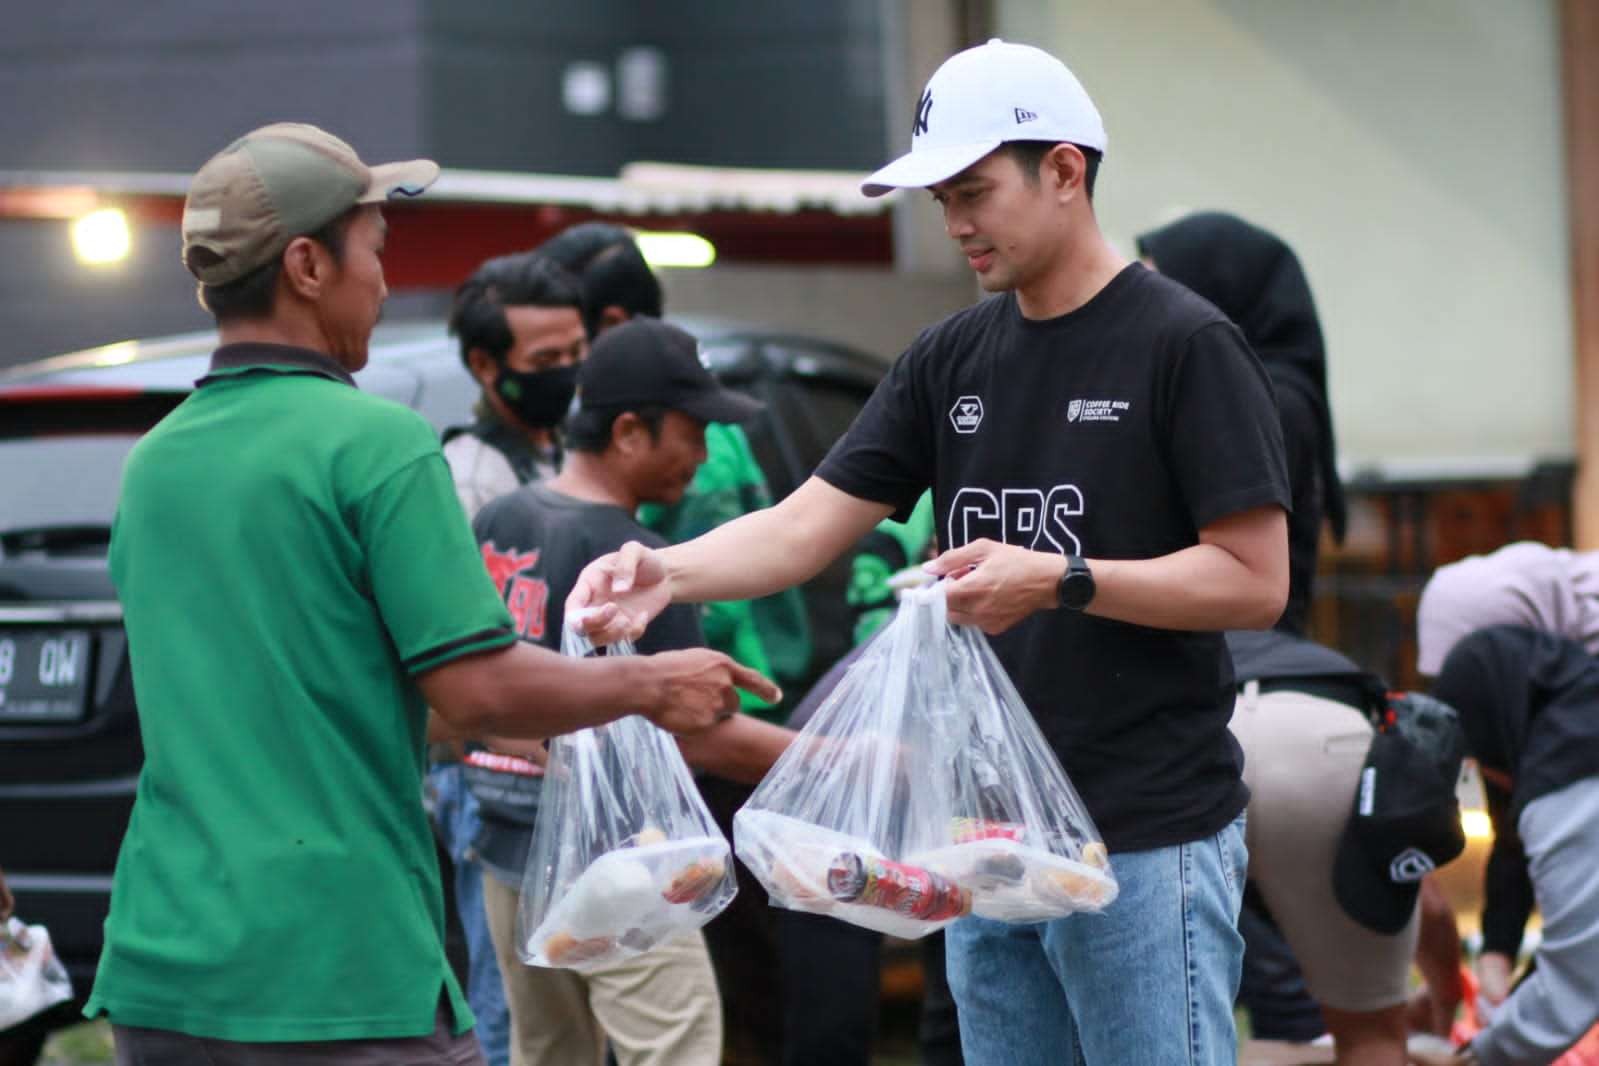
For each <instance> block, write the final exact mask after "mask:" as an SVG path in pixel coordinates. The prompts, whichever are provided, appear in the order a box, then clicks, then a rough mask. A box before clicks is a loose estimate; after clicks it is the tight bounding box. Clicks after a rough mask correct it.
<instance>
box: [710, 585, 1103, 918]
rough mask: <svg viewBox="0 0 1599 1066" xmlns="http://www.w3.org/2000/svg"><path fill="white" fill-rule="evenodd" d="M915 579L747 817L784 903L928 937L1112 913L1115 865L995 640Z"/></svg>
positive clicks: (751, 855)
mask: <svg viewBox="0 0 1599 1066" xmlns="http://www.w3.org/2000/svg"><path fill="white" fill-rule="evenodd" d="M944 594H945V586H944V583H942V582H940V583H939V584H937V585H934V586H932V587H931V588H927V589H909V590H907V591H905V592H904V594H903V595H902V597H901V600H900V607H899V611H898V613H897V614H896V615H895V616H894V619H893V621H891V622H890V623H889V624H888V625H887V626H885V627H884V629H883V631H882V632H881V633H879V634H878V635H877V637H876V638H874V639H873V641H872V642H871V644H869V645H868V646H867V648H866V649H865V651H864V652H863V653H862V654H861V657H860V658H859V659H858V660H857V661H856V662H855V663H854V665H852V666H851V667H850V668H849V670H848V672H847V673H846V674H845V675H844V677H843V679H842V680H841V681H840V682H839V684H838V687H837V688H836V689H835V690H834V691H833V693H832V694H831V695H830V696H828V698H827V699H826V701H825V702H824V703H823V704H822V706H821V707H820V709H818V710H817V712H816V714H815V716H814V717H813V718H812V719H811V720H810V722H809V723H807V724H806V726H805V728H804V729H803V730H801V732H800V734H799V736H798V737H797V738H796V739H795V741H794V742H793V743H792V744H791V745H790V746H789V749H788V751H786V752H785V753H784V754H783V756H782V758H780V759H779V760H778V761H777V764H776V765H774V766H773V767H772V770H771V772H770V773H769V774H767V776H766V779H765V780H764V781H762V782H761V784H760V787H759V788H757V789H756V790H755V793H754V795H752V796H751V797H750V799H749V801H748V802H747V803H746V804H745V805H744V807H743V808H742V809H741V810H740V811H739V812H738V814H737V815H735V816H734V820H733V839H734V844H735V848H736V850H737V853H738V856H739V858H740V859H742V860H743V861H744V864H745V865H746V866H748V867H749V868H750V870H751V871H752V872H753V873H754V874H755V876H756V877H757V878H758V879H759V880H760V882H761V884H762V885H764V886H765V887H766V890H767V892H768V893H769V894H770V895H771V897H772V901H773V903H775V904H777V905H778V906H782V907H788V908H790V909H793V910H802V911H811V912H814V913H817V914H828V915H832V916H833V917H836V918H840V919H842V920H844V921H847V922H851V923H853V924H855V925H860V926H864V927H866V928H868V929H876V930H878V931H880V932H884V933H888V934H890V935H893V936H898V937H904V938H915V937H920V936H924V935H926V934H927V933H930V932H933V931H934V930H936V929H940V928H942V927H944V926H945V925H948V924H949V923H950V922H952V921H954V920H955V919H957V918H959V917H962V916H964V915H965V914H978V915H981V916H983V917H987V918H994V919H998V920H1001V921H1011V922H1034V921H1043V920H1046V919H1050V918H1057V917H1061V916H1064V915H1067V914H1071V913H1073V912H1075V911H1092V910H1101V909H1103V908H1104V907H1105V906H1107V905H1108V904H1109V903H1110V902H1111V901H1112V900H1114V899H1115V898H1116V892H1117V886H1116V879H1115V876H1114V875H1113V874H1112V872H1111V869H1110V860H1109V856H1108V855H1107V853H1106V850H1105V845H1104V844H1103V843H1101V841H1100V836H1099V833H1098V831H1097V830H1096V829H1095V828H1094V824H1093V822H1092V820H1091V819H1090V818H1089V817H1088V812H1087V810H1086V808H1084V806H1083V803H1082V800H1081V798H1080V797H1079V796H1078V795H1077V790H1076V789H1075V788H1073V787H1072V784H1071V782H1070V781H1069V780H1068V779H1067V777H1066V772H1065V770H1063V769H1062V768H1061V765H1060V761H1059V760H1058V759H1056V757H1055V754H1054V752H1053V751H1051V750H1050V748H1049V745H1048V744H1047V743H1046V742H1045V740H1044V737H1043V734H1042V733H1040V732H1039V730H1038V726H1037V724H1036V723H1035V722H1034V721H1033V717H1032V715H1031V714H1030V713H1029V712H1028V710H1027V707H1026V705H1025V704H1024V703H1023V702H1022V699H1021V696H1020V695H1019V694H1018V693H1017V692H1016V689H1015V686H1013V685H1012V684H1011V682H1010V678H1009V677H1008V676H1007V675H1006V673H1005V669H1004V667H1003V666H1001V665H1000V662H999V659H998V657H997V656H995V654H994V652H993V649H992V648H990V647H989V644H988V641H987V639H986V638H984V637H983V635H982V634H981V633H980V632H979V631H978V630H976V629H974V628H971V627H969V626H954V625H951V624H949V622H948V618H947V613H946V608H945V602H944Z"/></svg>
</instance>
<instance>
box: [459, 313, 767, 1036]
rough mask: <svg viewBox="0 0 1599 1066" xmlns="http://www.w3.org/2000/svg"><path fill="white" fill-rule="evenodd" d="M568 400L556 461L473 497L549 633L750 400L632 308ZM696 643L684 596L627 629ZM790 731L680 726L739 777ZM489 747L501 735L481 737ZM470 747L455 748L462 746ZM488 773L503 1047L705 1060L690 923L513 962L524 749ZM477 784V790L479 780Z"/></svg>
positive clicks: (556, 636) (748, 778)
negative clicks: (716, 427) (592, 963)
mask: <svg viewBox="0 0 1599 1066" xmlns="http://www.w3.org/2000/svg"><path fill="white" fill-rule="evenodd" d="M578 395H579V407H578V410H577V411H576V412H575V413H574V414H573V415H572V417H571V418H570V419H569V420H568V422H567V425H566V430H565V435H564V442H565V445H566V459H565V462H564V464H563V465H562V467H561V472H560V473H559V474H557V475H556V476H555V477H553V478H551V479H550V480H548V481H542V482H534V483H532V484H530V485H528V486H526V487H524V488H522V489H519V490H518V491H516V492H514V493H512V494H510V495H508V496H502V497H500V498H499V499H497V500H495V501H493V502H492V503H490V504H489V505H488V506H487V507H485V508H484V509H483V510H482V511H480V512H479V513H478V517H477V520H476V522H475V523H474V530H475V532H476V533H477V537H478V540H479V541H480V542H481V544H482V551H483V558H484V561H485V562H486V563H487V564H488V566H489V572H490V574H491V575H493V577H494V580H495V582H496V584H498V585H499V588H500V593H501V595H502V596H504V597H505V600H506V604H507V606H508V607H509V608H510V611H511V616H512V619H513V622H514V625H515V628H516V631H517V633H518V635H519V636H520V637H521V638H522V639H523V640H527V641H532V642H535V643H539V644H543V645H545V646H547V647H551V648H559V646H560V639H561V627H562V622H563V618H562V613H563V604H564V602H565V599H566V595H567V593H568V592H569V591H570V590H571V588H572V585H573V583H574V582H575V581H576V580H577V575H578V573H579V572H580V571H581V570H582V569H583V567H584V566H585V565H587V564H588V563H589V562H590V561H591V560H593V559H595V558H598V557H599V556H601V555H604V554H605V553H607V552H611V551H615V550H616V549H617V548H619V547H621V546H622V545H623V544H625V543H627V542H628V541H630V540H640V541H644V542H645V543H648V544H651V545H655V546H664V545H665V543H666V542H665V541H664V540H663V539H661V538H660V537H659V536H658V535H656V534H654V533H652V532H650V531H649V530H647V529H646V528H645V527H643V526H641V525H639V523H638V522H637V520H636V519H635V518H634V514H635V513H636V512H637V510H638V507H639V505H640V504H641V503H666V504H670V503H673V502H675V501H676V500H678V499H679V498H680V497H681V496H682V495H683V492H684V490H685V489H687V487H688V484H689V482H690V481H691V480H693V478H694V472H695V470H696V469H698V467H699V465H700V463H701V462H703V461H704V459H705V426H706V423H708V422H722V423H733V424H737V423H740V422H744V421H746V420H748V419H749V418H751V417H753V416H754V415H755V414H757V413H758V412H759V411H760V410H761V405H760V404H759V403H757V402H756V401H754V400H752V399H750V398H749V397H747V396H744V395H742V394H740V393H737V392H733V391H731V390H729V389H726V388H723V387H722V386H721V385H719V384H717V382H716V380H715V379H714V378H713V377H712V376H711V374H710V372H709V371H708V370H706V369H705V367H704V366H703V365H702V364H701V363H700V359H699V349H698V345H697V343H696V342H695V340H694V338H693V337H691V336H690V335H689V334H687V333H685V332H683V331H682V330H680V329H678V328H677V327H675V326H670V325H667V324H666V323H664V322H661V321H659V320H656V319H650V318H640V319H637V320H635V321H633V322H629V323H627V324H626V325H622V326H618V327H616V328H615V329H612V330H609V331H607V332H606V333H605V335H604V336H602V337H601V338H600V339H599V340H598V341H597V342H596V343H595V345H594V349H593V351H592V352H591V354H590V355H589V357H588V359H587V360H586V361H585V362H584V363H583V364H582V366H581V368H580V369H579V371H578ZM703 643H704V638H703V635H702V633H701V629H700V623H699V613H698V611H696V610H695V608H694V607H693V606H692V605H683V606H678V607H671V608H668V609H667V610H666V611H664V612H662V614H661V616H660V617H659V618H658V619H656V621H655V622H654V623H653V624H652V625H651V626H650V627H649V628H648V629H647V630H646V631H645V633H644V635H643V637H642V638H641V639H640V640H639V642H638V649H639V651H641V652H655V651H662V650H665V649H669V648H690V647H698V646H701V645H702V644H703ZM792 737H793V733H792V732H791V731H789V730H787V729H783V728H782V727H780V726H776V725H771V724H769V723H767V722H763V721H760V720H759V719H756V718H752V717H749V716H746V715H738V716H735V717H733V718H731V719H729V720H727V721H724V722H722V723H720V724H719V725H717V726H715V727H713V728H711V729H708V730H706V731H704V732H702V733H699V734H696V735H695V736H693V737H689V738H684V740H683V743H682V749H683V754H684V757H685V758H687V759H688V761H689V762H690V763H691V764H693V765H695V766H697V767H701V768H704V769H707V770H711V771H714V772H715V773H717V774H719V775H721V776H723V777H727V778H731V779H733V780H735V781H745V782H749V783H751V784H753V783H755V782H757V781H759V780H760V779H761V777H762V776H764V775H765V773H766V771H767V770H768V769H770V767H771V765H772V763H773V762H775V761H776V759H777V757H778V756H779V755H780V754H782V752H783V750H784V749H785V748H786V747H787V746H788V742H789V740H790V739H791V738H792ZM491 746H492V747H493V748H494V749H495V750H496V751H505V750H512V749H513V748H514V745H508V744H506V743H504V742H502V741H498V740H496V741H494V742H493V743H492V745H491ZM468 758H469V760H470V756H469V757H468ZM527 766H528V768H529V769H528V770H527V771H526V772H525V773H524V774H523V776H522V779H520V780H513V779H512V778H513V777H514V775H513V774H510V773H506V772H496V771H493V770H490V769H487V768H486V767H479V768H476V769H475V770H474V771H473V772H474V773H478V774H493V775H494V776H498V777H501V778H503V779H505V780H504V782H503V783H504V785H505V787H504V788H503V789H500V790H493V789H491V790H487V792H493V791H500V792H503V793H504V794H505V795H506V796H521V797H524V798H526V799H527V800H528V802H524V803H522V804H521V805H520V806H519V807H513V806H512V805H510V804H501V803H490V802H485V803H483V805H482V816H483V831H482V833H481V834H480V835H479V836H478V839H477V851H478V856H479V858H480V860H481V862H482V864H483V867H484V869H485V871H486V872H487V874H488V876H487V878H486V879H485V881H484V886H483V895H484V905H485V909H486V910H487V912H488V917H489V929H490V932H491V933H492V935H493V938H494V947H495V952H496V954H497V955H498V956H499V960H500V968H501V971H502V972H503V974H504V976H505V982H506V999H507V1002H508V1004H509V1006H510V1012H511V1043H512V1048H513V1054H512V1061H513V1062H516V1063H518V1064H541V1063H551V1064H555V1063H570V1062H593V1061H597V1057H598V1056H599V1055H601V1054H602V1053H603V1050H604V1046H605V1043H606V1041H607V1039H608V1040H609V1042H610V1044H611V1046H612V1048H613V1050H614V1051H615V1053H616V1056H617V1060H618V1062H619V1063H620V1064H621V1066H645V1064H654V1063H663V1064H664V1063H671V1064H673V1066H680V1064H681V1066H696V1064H705V1066H715V1064H716V1063H719V1062H720V1061H721V1053H722V1018H721V1000H720V997H719V996H718V993H717V987H716V979H715V976H714V974H713V973H712V970H711V962H710V957H709V955H708V954H707V951H706V947H705V939H704V937H703V936H702V935H701V934H700V933H699V932H694V933H691V934H689V935H687V936H684V937H682V938H680V939H678V940H675V941H672V942H669V943H667V944H664V945H662V946H661V947H659V948H657V949H655V950H653V951H650V952H648V953H646V954H644V955H641V956H639V957H637V958H634V959H628V960H625V961H623V962H620V963H614V964H609V965H605V966H600V967H597V968H591V969H588V970H585V971H584V972H583V973H581V974H580V973H577V972H575V971H571V970H556V969H543V968H536V967H527V966H523V965H521V963H520V962H519V961H518V959H517V954H516V947H515V929H516V912H517V906H518V902H519V892H518V889H519V886H520V884H521V881H522V871H523V867H524V866H525V865H526V862H527V852H528V848H529V845H530V843H531V840H532V835H533V827H534V825H535V823H536V820H537V814H538V794H539V787H538V785H539V779H538V775H537V772H536V769H535V768H534V764H533V763H532V762H529V763H528V764H527ZM487 792H486V791H485V790H482V789H480V790H479V795H480V798H481V797H482V796H483V795H485V794H487Z"/></svg>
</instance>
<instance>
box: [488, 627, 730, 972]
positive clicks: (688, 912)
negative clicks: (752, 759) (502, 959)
mask: <svg viewBox="0 0 1599 1066" xmlns="http://www.w3.org/2000/svg"><path fill="white" fill-rule="evenodd" d="M561 650H562V652H563V653H564V654H567V655H576V656H583V655H588V654H592V653H593V652H594V648H593V646H592V645H591V644H590V643H589V642H588V640H587V639H586V638H584V637H583V636H582V635H581V634H579V633H577V632H576V631H574V630H573V629H571V628H570V626H569V627H568V628H567V629H566V631H565V632H564V633H562V635H561ZM632 653H633V648H632V646H631V645H630V644H626V643H623V644H619V645H617V646H615V647H614V648H612V649H611V654H613V655H617V654H621V655H630V654H632ZM736 891H737V885H736V883H735V881H734V876H733V858H732V850H731V848H729V846H728V843H727V838H726V837H724V836H723V835H722V833H721V831H720V830H719V829H718V828H717V826H716V822H715V820H714V819H713V818H712V817H711V813H710V811H709V810H707V809H706V807H705V802H704V800H702V799H701V798H700V794H699V790H698V789H697V788H696V787H695V785H694V778H693V776H692V775H691V774H690V773H689V768H688V764H687V763H685V762H684V761H683V755H682V753H681V752H680V751H679V750H678V747H677V742H676V741H675V740H674V739H673V738H672V736H671V734H669V733H667V732H666V731H665V730H662V729H659V728H657V727H656V726H654V725H653V724H651V723H650V722H649V721H648V720H646V719H644V718H642V717H640V716H638V715H629V716H628V717H626V718H622V719H619V720H617V721H615V722H611V723H609V724H607V725H602V726H596V727H595V728H592V729H583V730H579V731H578V732H576V733H571V734H568V735H566V736H561V737H557V738H555V739H554V740H553V741H551V742H550V757H549V763H548V765H547V766H546V767H545V770H544V790H543V796H542V800H541V809H540V811H539V816H538V824H537V826H536V827H535V829H534V831H533V845H532V849H531V851H530V852H529V854H528V864H527V871H526V873H525V874H524V875H523V878H522V900H521V905H520V908H519V910H518V914H517V954H518V955H519V956H520V957H521V958H522V961H524V962H526V963H529V964H530V965H533V966H552V967H561V968H565V969H573V970H582V969H585V968H588V967H592V966H596V965H599V964H601V963H605V962H613V961H616V960H619V959H624V958H627V957H629V956H633V955H639V954H642V953H643V952H646V951H648V950H650V949H651V948H653V947H655V946H656V945H657V944H660V943H661V942H662V941H664V940H667V939H669V938H671V937H674V936H678V935H681V934H683V933H686V932H688V931H690V930H693V929H698V928H699V927H700V926H702V925H704V924H705V923H706V922H708V921H710V920H711V919H712V918H714V917H716V915H718V914H720V913H721V912H722V910H723V909H725V908H726V907H727V905H728V903H730V902H731V901H732V899H733V895H734V893H735V892H736Z"/></svg>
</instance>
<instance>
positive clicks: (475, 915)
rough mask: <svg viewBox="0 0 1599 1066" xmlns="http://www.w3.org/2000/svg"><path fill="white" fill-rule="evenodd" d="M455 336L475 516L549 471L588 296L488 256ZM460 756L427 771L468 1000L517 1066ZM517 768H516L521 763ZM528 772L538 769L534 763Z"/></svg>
mask: <svg viewBox="0 0 1599 1066" xmlns="http://www.w3.org/2000/svg"><path fill="white" fill-rule="evenodd" d="M450 332H451V333H452V334H454V335H455V337H456V338H458V339H459V340H460V342H461V362H462V363H464V364H465V365H466V369H467V371H468V372H469V373H471V375H472V377H473V378H474V379H476V380H477V382H478V384H479V386H481V388H482V390H483V391H482V396H481V397H480V398H479V400H478V405H477V415H478V418H477V421H476V422H474V423H473V424H472V425H470V426H458V427H456V428H454V429H451V430H449V431H447V432H446V433H445V434H444V440H445V444H444V457H445V459H446V460H448V462H449V464H450V476H451V477H452V478H453V479H454V481H455V492H456V495H457V496H458V497H459V498H460V500H461V506H462V507H464V508H465V509H466V514H467V517H468V518H469V519H470V518H473V517H475V516H476V515H477V513H478V511H480V510H481V509H482V508H483V506H484V504H486V503H488V502H489V501H490V500H493V499H496V498H497V497H500V496H504V495H506V494H507V493H510V492H514V491H515V490H516V489H518V488H521V487H522V486H523V485H525V484H527V483H528V482H531V481H542V480H545V479H547V478H550V477H553V476H554V475H555V472H556V467H557V465H558V464H559V460H560V439H559V437H558V436H557V434H556V430H555V427H556V426H557V425H559V424H560V422H561V421H562V419H564V418H565V417H566V414H567V409H568V408H569V407H570V406H571V404H572V396H573V394H574V392H575V391H576V389H577V368H578V364H579V363H580V362H582V361H583V358H584V356H586V355H587V354H588V337H587V333H586V331H585V330H584V327H583V293H582V288H581V286H580V283H579V282H578V280H577V279H576V278H575V277H574V276H573V275H572V274H570V273H568V272H567V270H566V269H565V268H564V267H562V266H561V265H560V264H558V263H556V262H554V261H553V260H550V259H546V258H544V257H542V256H537V255H531V254H527V253H521V254H517V255H506V256H500V257H499V258H497V259H490V260H489V261H488V262H486V263H484V264H483V265H482V266H480V267H478V269H477V270H476V271H475V272H474V273H473V274H472V276H471V277H470V278H468V279H467V280H466V282H465V283H464V284H462V285H461V287H460V288H459V289H457V290H456V293H455V304H454V306H453V307H452V309H451V311H450ZM459 755H460V753H459V752H453V753H451V755H450V756H449V757H447V758H443V760H442V762H441V763H440V764H438V765H436V766H435V767H434V768H433V769H432V770H431V771H430V772H429V774H428V788H429V790H430V793H431V797H432V802H433V816H434V821H435V824H436V825H437V826H438V829H439V833H440V836H441V838H442V839H443V841H444V845H445V847H446V848H447V849H448V850H449V853H450V857H451V858H452V859H453V860H454V861H455V871H454V887H455V903H456V913H457V914H458V915H459V916H460V919H461V931H462V934H463V936H464V938H465V940H466V945H467V954H468V969H467V982H466V984H467V988H466V994H467V1001H468V1002H469V1003H470V1004H471V1006H472V1012H473V1013H474V1014H476V1015H477V1018H478V1026H477V1034H478V1040H479V1042H480V1043H481V1044H482V1045H483V1054H484V1058H486V1059H487V1060H488V1063H489V1066H506V1064H507V1063H508V1062H509V1056H510V1051H509V1040H510V1024H511V1023H510V1015H509V1013H508V1011H507V1009H506V1004H505V993H504V990H503V986H502V984H501V978H500V970H499V964H498V962H497V961H496V960H495V957H494V943H493V941H492V940H491V939H490V937H489V927H488V918H487V916H486V915H485V914H484V911H483V870H482V867H481V866H480V865H479V864H478V862H477V861H476V860H475V859H474V858H473V857H472V855H471V854H470V851H471V849H472V846H473V843H474V841H475V839H476V837H477V835H478V833H479V832H480V830H481V824H482V823H481V818H480V808H479V801H478V797H477V796H476V794H475V793H474V792H473V790H472V781H473V777H472V774H473V772H474V771H473V770H472V769H471V765H470V764H471V759H472V756H470V755H469V756H468V758H467V762H466V763H463V762H461V761H458V760H457V756H459ZM519 765H520V764H519ZM526 769H527V772H528V773H529V774H531V773H532V772H533V769H534V768H533V767H532V766H531V765H528V766H526Z"/></svg>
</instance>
